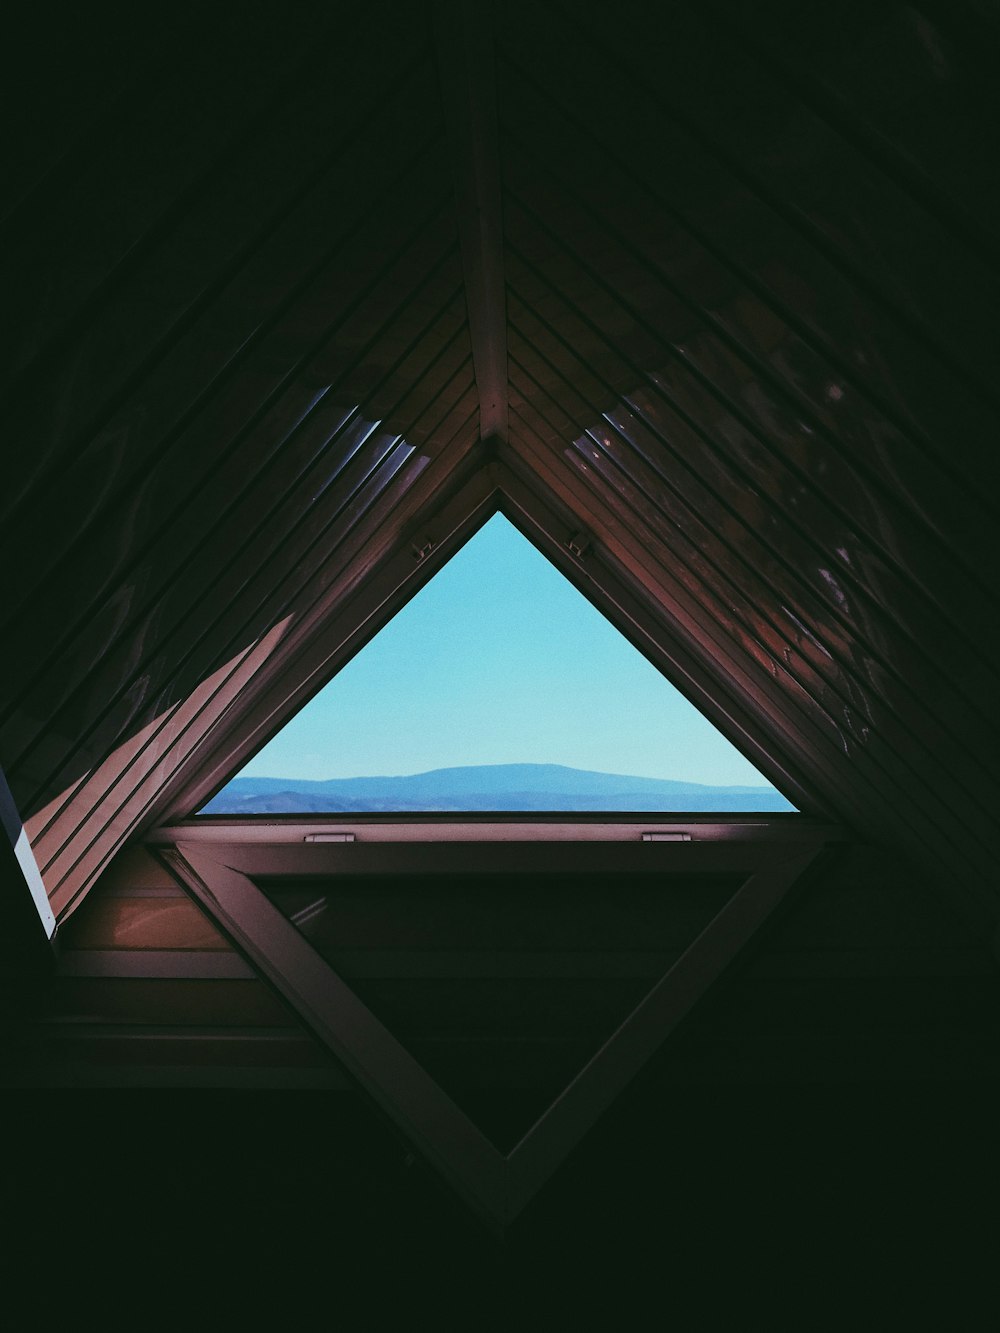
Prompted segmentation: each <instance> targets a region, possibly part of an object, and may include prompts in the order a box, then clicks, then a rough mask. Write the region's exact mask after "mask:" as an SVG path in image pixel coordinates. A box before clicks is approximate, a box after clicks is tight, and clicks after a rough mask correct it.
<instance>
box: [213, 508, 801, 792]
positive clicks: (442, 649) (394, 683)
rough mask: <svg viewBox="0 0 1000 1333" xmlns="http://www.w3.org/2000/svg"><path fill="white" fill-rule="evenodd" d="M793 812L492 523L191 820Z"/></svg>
mask: <svg viewBox="0 0 1000 1333" xmlns="http://www.w3.org/2000/svg"><path fill="white" fill-rule="evenodd" d="M794 808H795V807H794V806H793V805H792V804H791V803H790V802H789V801H788V800H787V799H786V798H785V797H784V796H783V795H782V794H781V793H780V792H778V791H777V790H776V789H775V788H774V787H773V786H771V785H770V784H769V783H768V782H767V780H766V779H765V778H764V777H763V776H762V775H761V774H760V773H759V772H758V770H757V769H756V768H754V766H753V765H752V764H751V763H750V762H749V761H748V760H747V759H746V758H745V757H744V756H743V755H742V754H740V752H739V751H738V750H737V749H736V747H735V746H734V745H733V744H732V743H731V742H730V741H728V740H727V739H726V738H725V737H724V736H722V735H721V733H720V732H719V731H718V730H717V728H716V727H715V726H713V724H712V723H711V722H709V721H708V719H707V718H705V717H704V715H703V714H702V713H700V712H699V710H698V709H697V708H696V707H695V706H694V705H693V704H691V703H690V702H689V701H688V700H687V699H686V698H685V697H684V696H683V695H682V694H681V693H680V691H679V690H677V689H676V688H675V687H674V686H673V685H671V684H670V682H669V681H668V680H666V678H665V677H664V676H663V675H662V673H661V672H659V671H658V670H657V669H656V668H655V667H654V666H653V665H652V664H651V663H650V662H649V661H648V660H647V659H646V658H645V657H644V656H643V655H642V654H641V653H640V652H639V651H638V650H637V649H636V648H635V647H633V645H632V644H630V643H629V642H628V640H627V639H626V638H625V637H624V636H623V635H622V634H621V633H620V632H619V631H618V630H616V629H615V628H614V626H613V625H611V624H610V622H609V621H608V620H607V619H606V617H605V616H603V615H602V614H601V612H599V611H598V610H597V609H596V608H595V607H594V606H593V605H592V604H591V603H590V602H589V601H588V600H587V599H586V598H585V597H584V596H583V595H582V594H581V593H580V592H578V591H577V589H576V588H574V587H573V586H572V584H571V583H570V582H569V581H568V580H567V579H566V578H565V577H564V576H563V575H562V574H561V573H560V572H559V571H558V570H557V569H556V568H555V567H554V566H553V565H552V564H551V563H550V562H549V561H548V560H547V559H546V558H545V557H544V556H543V555H542V554H541V553H540V552H539V551H538V550H537V549H536V548H535V547H534V546H533V545H532V544H531V543H530V542H529V541H528V540H527V539H526V538H525V537H524V536H523V535H522V534H521V533H520V532H518V530H517V529H516V528H515V527H514V526H513V525H512V524H511V523H510V522H509V521H508V520H507V519H506V518H505V517H504V516H503V515H502V514H499V513H498V514H496V515H494V516H493V517H492V518H491V519H490V520H489V521H488V522H487V523H486V524H485V525H484V526H483V527H482V528H481V529H480V530H479V531H478V532H477V533H476V534H475V535H474V536H473V537H472V538H471V539H470V540H469V541H468V542H467V543H466V544H465V545H464V546H463V547H462V548H461V550H460V551H459V552H458V553H457V554H456V555H455V556H454V557H453V558H452V559H451V560H450V561H449V562H448V563H447V564H446V565H445V566H444V567H443V568H442V569H441V570H439V571H438V573H437V574H436V575H435V576H434V577H433V578H432V579H431V580H430V581H429V582H428V583H427V584H426V586H425V587H424V588H423V589H422V590H421V591H420V592H419V593H417V594H416V596H414V597H413V598H412V599H411V600H410V601H409V602H408V603H407V604H406V605H405V606H404V607H403V608H402V610H401V611H399V612H398V613H397V615H396V616H395V617H394V618H393V619H392V620H391V621H390V622H389V623H388V624H387V625H386V626H385V627H384V628H383V629H382V630H381V631H380V632H379V633H378V634H377V635H376V636H375V637H374V638H373V639H372V640H371V641H370V642H369V643H368V644H367V645H366V646H365V647H364V648H363V649H362V650H361V651H360V652H359V653H357V655H356V656H355V657H354V658H352V659H351V661H349V662H348V663H347V664H346V665H345V666H344V667H343V668H342V669H341V670H340V671H339V672H338V673H337V675H336V676H334V677H333V679H332V680H331V681H330V682H329V683H328V684H327V685H326V686H325V687H324V688H323V689H322V690H320V691H319V693H318V694H316V695H315V696H314V697H313V698H312V699H311V700H310V702H309V703H307V704H306V705H305V706H304V707H303V708H302V709H301V710H300V712H299V713H298V714H296V716H295V717H293V718H292V719H291V720H290V721H289V722H287V723H286V724H285V726H284V727H283V728H282V729H281V731H279V732H278V733H277V735H275V736H274V737H273V738H272V739H271V740H270V741H269V742H268V743H267V744H266V745H265V746H264V747H263V748H262V749H261V750H260V751H258V753H257V754H256V755H255V756H254V757H253V759H251V760H250V762H249V763H248V764H246V765H245V766H244V767H243V768H242V769H241V770H240V771H239V773H238V774H237V775H236V776H235V777H234V778H232V779H231V780H230V781H229V782H228V783H227V784H226V786H225V787H223V788H222V790H221V791H219V792H218V794H217V795H216V796H214V797H213V798H212V799H211V800H210V801H209V802H208V803H207V804H206V805H205V806H204V807H203V809H202V810H201V811H199V813H201V814H206V815H223V814H224V815H233V814H237V815H239V814H251V815H252V814H271V813H289V814H305V813H323V812H330V813H334V812H336V813H361V812H372V811H374V812H387V813H388V812H402V811H455V812H472V811H483V810H492V811H498V812H509V811H533V810H534V811H609V812H611V811H622V812H624V811H636V812H638V811H650V812H653V811H657V812H662V811H685V812H711V813H720V814H721V813H736V812H760V811H791V810H794Z"/></svg>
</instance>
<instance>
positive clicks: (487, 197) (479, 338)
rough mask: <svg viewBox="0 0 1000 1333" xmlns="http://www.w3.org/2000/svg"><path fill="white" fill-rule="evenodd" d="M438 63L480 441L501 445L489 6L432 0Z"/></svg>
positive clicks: (499, 216)
mask: <svg viewBox="0 0 1000 1333" xmlns="http://www.w3.org/2000/svg"><path fill="white" fill-rule="evenodd" d="M434 20H435V32H436V37H437V50H438V66H439V69H440V78H441V91H442V96H443V99H444V110H445V119H446V122H447V125H448V133H449V138H450V140H451V154H452V164H453V176H454V181H455V200H456V205H457V211H458V233H459V241H460V244H461V247H462V264H463V267H464V270H465V293H466V301H467V305H468V312H469V332H470V336H471V339H472V359H473V366H474V368H475V374H476V387H477V388H478V390H479V422H480V425H479V434H480V438H481V439H482V440H490V439H495V440H499V441H501V442H502V443H506V441H507V302H506V288H505V284H504V263H503V203H502V195H501V187H500V150H499V136H498V131H497V99H496V57H495V53H494V49H493V24H492V6H491V5H489V4H488V3H486V0H437V3H436V4H435V6H434Z"/></svg>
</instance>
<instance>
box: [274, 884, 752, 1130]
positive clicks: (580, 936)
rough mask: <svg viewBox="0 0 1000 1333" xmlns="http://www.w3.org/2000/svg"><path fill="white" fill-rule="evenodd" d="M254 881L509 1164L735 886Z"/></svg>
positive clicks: (725, 901)
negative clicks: (533, 1128) (515, 1151)
mask: <svg viewBox="0 0 1000 1333" xmlns="http://www.w3.org/2000/svg"><path fill="white" fill-rule="evenodd" d="M254 879H255V882H256V883H257V884H258V886H259V887H260V888H261V889H262V890H263V891H264V893H265V894H266V895H267V897H268V898H269V899H270V901H271V902H272V903H273V904H274V905H275V906H276V907H277V908H278V909H279V911H281V913H282V914H283V915H284V916H285V917H286V918H287V919H288V920H290V921H291V922H292V923H293V924H294V925H295V926H296V928H297V929H298V930H299V932H300V933H301V934H302V935H304V936H305V938H306V939H308V940H309V942H310V944H312V946H313V947H314V948H315V949H316V950H317V952H318V953H320V954H321V956H322V957H323V958H324V960H325V961H326V962H327V963H329V965H330V966H331V967H332V968H333V970H334V971H335V972H336V973H337V975H338V976H339V977H340V978H341V979H342V980H343V981H345V982H346V983H347V984H348V985H349V986H350V988H351V989H352V990H353V991H354V993H355V995H356V996H357V997H358V998H359V999H360V1000H361V1002H362V1004H364V1006H365V1007H366V1008H367V1009H368V1010H369V1012H370V1013H372V1014H373V1015H374V1016H375V1017H376V1018H377V1019H378V1020H379V1022H380V1023H381V1024H382V1025H383V1026H384V1027H385V1028H386V1029H388V1031H389V1032H390V1033H391V1034H392V1036H393V1037H394V1038H395V1039H396V1041H398V1042H399V1044H400V1045H401V1046H403V1047H404V1048H405V1049H406V1050H407V1051H408V1052H409V1053H410V1054H411V1055H412V1056H413V1057H414V1058H415V1059H416V1060H417V1062H418V1063H419V1064H420V1065H421V1066H422V1067H423V1068H424V1070H425V1071H426V1072H427V1073H428V1074H429V1075H430V1076H431V1078H432V1079H433V1080H434V1081H435V1082H436V1083H437V1084H438V1086H439V1087H440V1088H441V1089H442V1090H443V1091H444V1092H445V1093H446V1094H447V1095H448V1096H449V1097H450V1098H451V1100H452V1101H453V1102H454V1103H455V1104H456V1105H457V1106H458V1107H459V1108H460V1109H461V1110H462V1111H464V1112H465V1114H466V1115H467V1116H468V1117H469V1119H470V1120H472V1121H473V1123H474V1124H475V1125H476V1126H477V1127H478V1128H479V1129H480V1131H481V1132H482V1133H483V1134H484V1135H485V1137H486V1138H488V1139H489V1140H490V1141H491V1142H492V1143H493V1144H494V1146H495V1147H496V1148H497V1149H498V1150H499V1151H500V1152H502V1153H508V1152H510V1151H511V1150H512V1149H513V1148H514V1147H515V1145H516V1144H517V1143H518V1142H519V1141H520V1140H521V1139H522V1138H523V1137H524V1135H525V1134H526V1133H527V1132H528V1131H529V1130H530V1128H531V1126H532V1125H533V1124H534V1123H535V1122H536V1121H537V1120H538V1119H539V1118H540V1117H541V1116H542V1115H543V1113H544V1112H545V1111H546V1110H547V1108H548V1107H549V1106H550V1105H551V1103H552V1102H553V1101H554V1100H555V1099H556V1098H557V1097H558V1096H559V1095H560V1094H561V1093H562V1092H563V1090H564V1089H565V1088H566V1087H567V1086H568V1084H569V1083H570V1082H571V1081H572V1080H573V1079H574V1078H575V1077H576V1075H577V1074H578V1073H579V1072H580V1070H581V1069H582V1068H583V1067H584V1066H585V1065H586V1064H587V1063H588V1062H589V1060H590V1059H591V1058H592V1057H593V1056H594V1055H595V1054H596V1053H597V1051H598V1050H599V1049H600V1048H601V1047H602V1046H603V1045H604V1043H605V1042H606V1041H608V1039H609V1038H610V1037H611V1036H612V1035H613V1034H614V1032H615V1031H616V1029H617V1028H618V1027H620V1025H621V1024H622V1023H623V1022H624V1021H625V1019H627V1018H628V1017H629V1015H630V1014H631V1013H632V1012H633V1011H634V1010H635V1008H636V1007H637V1006H638V1005H639V1003H640V1002H641V1001H642V1000H643V999H644V998H645V996H646V995H647V994H648V993H649V991H650V990H651V989H652V988H653V987H654V986H655V985H656V983H657V982H658V981H659V980H660V979H661V978H662V976H663V975H664V974H665V973H666V972H667V970H668V969H669V968H670V967H672V966H673V964H674V963H675V962H676V960H677V959H678V958H679V957H680V955H681V954H682V953H683V952H684V950H685V949H686V948H687V947H688V946H689V945H690V944H691V943H692V941H693V940H694V939H695V938H696V937H697V936H698V935H700V934H701V932H702V931H703V930H704V929H705V927H706V926H708V924H709V923H710V922H711V921H712V920H713V918H714V917H715V916H716V915H717V914H718V912H719V911H720V910H721V908H722V907H723V906H724V905H725V904H726V903H727V902H728V901H729V899H730V898H731V897H732V895H733V894H734V893H735V892H736V890H737V889H738V888H739V887H740V885H741V884H742V883H743V881H744V879H745V874H743V873H738V874H735V875H733V874H714V875H708V876H706V875H704V874H701V875H690V876H675V877H672V878H671V880H670V882H669V883H665V881H664V877H663V875H662V873H639V874H636V873H631V874H625V875H613V876H611V875H608V874H595V873H583V874H581V873H573V874H566V873H555V874H547V875H544V876H537V877H535V876H526V875H524V874H520V875H511V874H499V873H489V874H484V873H469V874H448V875H427V874H416V875H413V874H409V875H405V876H404V875H398V874H396V875H364V876H352V875H349V874H348V875H338V876H337V877H335V878H326V879H318V878H310V879H307V880H301V879H300V880H294V879H288V878H283V879H267V878H258V877H256V876H255V877H254Z"/></svg>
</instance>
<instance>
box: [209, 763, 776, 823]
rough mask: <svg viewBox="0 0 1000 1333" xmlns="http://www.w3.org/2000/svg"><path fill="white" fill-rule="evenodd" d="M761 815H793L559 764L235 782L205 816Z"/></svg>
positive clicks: (735, 798)
mask: <svg viewBox="0 0 1000 1333" xmlns="http://www.w3.org/2000/svg"><path fill="white" fill-rule="evenodd" d="M605 810H606V811H609V812H616V813H624V812H629V811H635V812H637V813H638V812H646V813H654V812H665V811H666V812H674V811H684V812H688V813H692V814H693V813H717V814H734V813H741V814H742V813H746V814H750V813H763V812H767V813H770V812H778V811H786V812H787V811H791V812H794V811H795V807H794V806H793V805H792V804H791V802H790V801H788V800H786V798H785V797H784V796H782V795H781V793H780V792H779V791H777V790H776V789H775V788H774V787H767V786H761V787H752V786H720V787H715V786H708V785H706V784H704V783H696V782H684V781H677V780H675V779H670V778H641V777H630V776H628V775H627V774H621V773H599V772H593V771H590V770H586V769H578V768H567V767H566V766H565V765H563V764H477V765H469V766H466V767H462V768H436V769H432V770H431V771H430V772H427V773H414V774H411V775H409V776H405V777H402V776H400V777H390V776H381V777H359V778H328V779H326V780H325V781H309V780H305V779H299V778H270V777H259V778H258V777H237V778H234V779H233V780H232V781H231V782H229V783H227V784H226V786H225V787H223V788H222V790H221V791H220V792H219V793H218V794H217V795H216V796H214V797H213V798H212V799H211V800H210V801H208V802H207V804H205V805H204V806H203V807H202V809H201V810H199V811H198V813H199V814H202V815H232V814H244V815H260V814H324V813H326V814H352V813H353V814H362V813H380V814H396V813H401V812H407V811H412V812H418V811H419V812H424V813H440V812H454V813H471V812H479V811H496V812H497V813H508V812H516V811H566V812H569V811H605Z"/></svg>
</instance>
